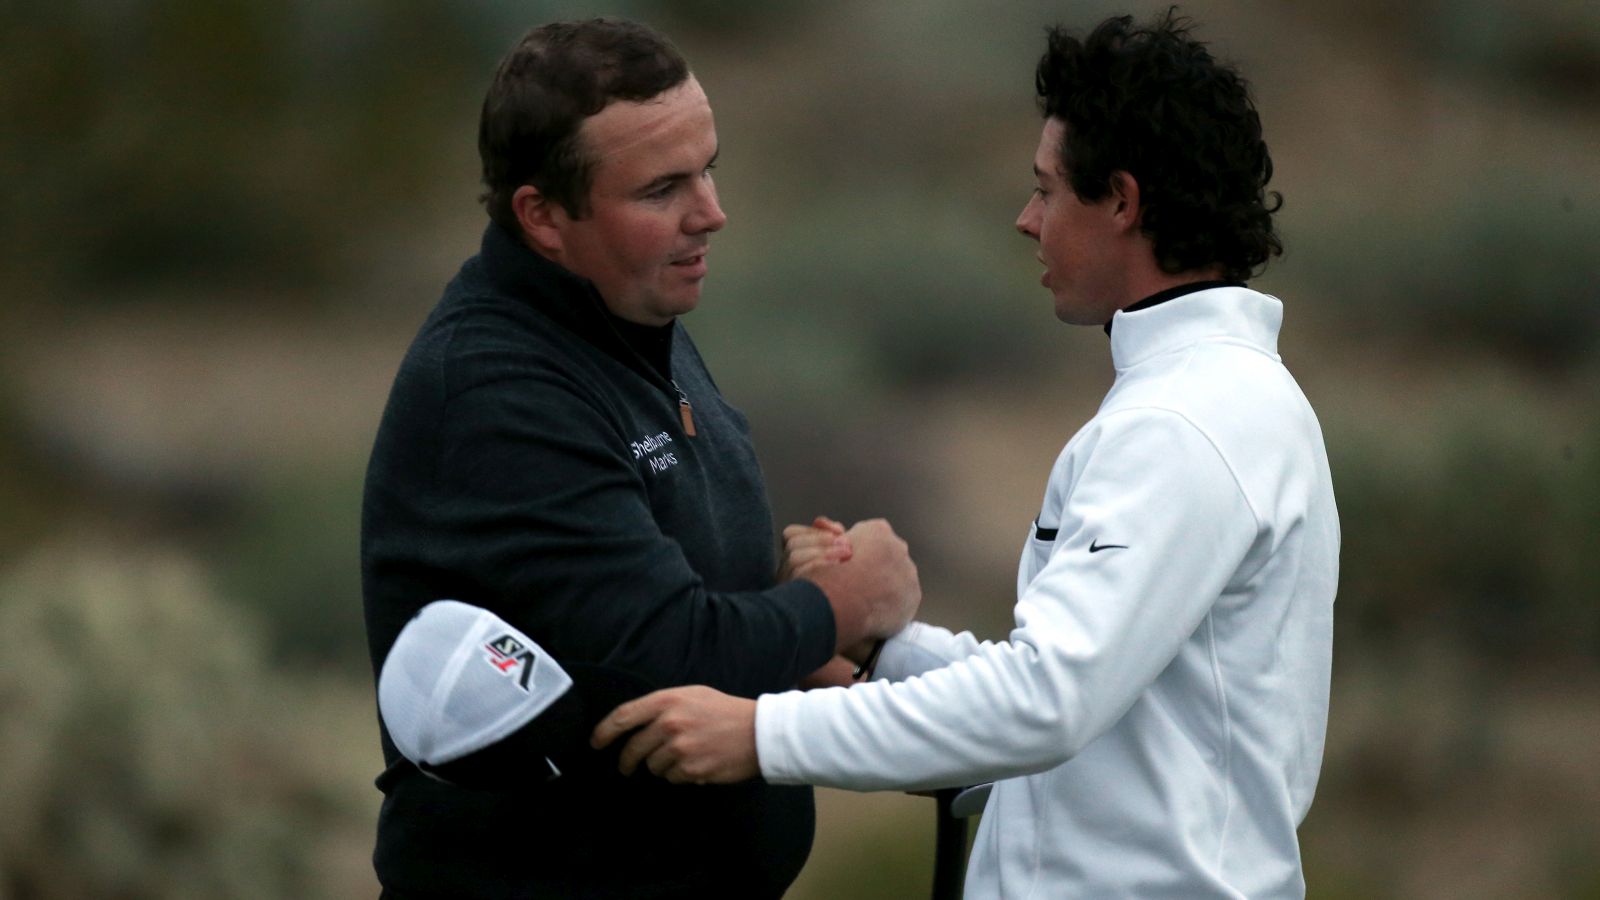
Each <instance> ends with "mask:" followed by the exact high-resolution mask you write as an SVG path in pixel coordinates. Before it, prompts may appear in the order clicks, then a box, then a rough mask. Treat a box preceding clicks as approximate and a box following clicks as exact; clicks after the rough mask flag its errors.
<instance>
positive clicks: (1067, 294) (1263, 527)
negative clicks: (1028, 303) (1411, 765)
mask: <svg viewBox="0 0 1600 900" xmlns="http://www.w3.org/2000/svg"><path fill="white" fill-rule="evenodd" d="M1037 87H1038V91H1039V97H1040V101H1041V107H1042V110H1043V112H1044V116H1045V122H1044V128H1043V132H1042V134H1041V136H1040V141H1039V146H1038V150H1037V152H1036V154H1035V156H1034V172H1035V175H1036V177H1037V179H1038V180H1037V188H1036V190H1035V192H1034V195H1033V197H1032V198H1031V199H1030V200H1029V201H1028V204H1027V206H1026V207H1025V208H1024V209H1023V211H1022V214H1021V216H1020V217H1019V218H1018V220H1017V228H1018V230H1019V231H1021V232H1022V233H1023V234H1024V235H1026V236H1027V237H1029V238H1031V239H1033V240H1035V241H1037V242H1038V245H1039V258H1040V260H1041V261H1042V262H1043V263H1044V266H1045V272H1044V276H1043V279H1042V281H1043V283H1044V285H1045V286H1046V287H1048V288H1049V289H1050V292H1051V294H1052V295H1053V297H1054V301H1055V312H1056V315H1057V317H1059V318H1060V319H1062V320H1063V321H1065V322H1069V323H1074V324H1082V325H1103V326H1105V328H1106V329H1107V330H1108V332H1109V333H1110V338H1111V358H1112V363H1113V365H1114V367H1115V370H1116V381H1115V383H1114V384H1113V386H1112V388H1111V391H1110V393H1109V394H1108V395H1107V396H1106V398H1105V400H1104V402H1103V403H1102V404H1101V406H1100V409H1099V411H1098V412H1097V413H1096V414H1095V416H1094V418H1092V419H1091V420H1090V421H1089V422H1088V423H1087V424H1086V425H1085V426H1084V427H1083V428H1082V429H1081V430H1080V431H1079V432H1078V433H1077V434H1076V435H1075V436H1073V438H1072V439H1071V440H1070V441H1069V442H1068V443H1067V445H1066V447H1065V448H1064V449H1063V450H1062V452H1061V455H1060V457H1059V459H1058V460H1057V462H1056V464H1055V467H1054V469H1053V470H1052V471H1051V473H1050V478H1049V481H1048V483H1047V485H1046V487H1045V495H1044V502H1043V504H1042V505H1041V506H1040V508H1039V510H1038V513H1037V515H1036V516H1034V517H1033V520H1032V521H1031V522H1030V523H1029V525H1028V537H1027V540H1026V544H1025V546H1024V549H1023V552H1022V559H1021V563H1020V566H1019V572H1018V581H1017V605H1016V628H1015V630H1013V631H1012V633H1011V636H1010V640H1009V641H1004V642H995V643H988V642H984V643H980V642H979V641H977V640H976V639H975V638H973V637H972V636H971V635H970V634H952V633H951V632H949V631H947V630H945V629H942V628H937V627H933V626H930V625H926V624H923V623H913V624H912V625H911V626H910V627H908V628H907V629H906V630H905V631H904V632H902V633H901V634H899V635H898V636H896V637H894V638H892V639H890V640H889V641H888V643H887V645H886V646H885V648H884V649H883V651H882V655H881V657H880V659H879V662H878V667H877V673H876V676H877V677H876V680H874V681H873V682H871V683H868V684H862V685H858V686H855V687H851V688H849V689H848V690H844V689H841V690H826V691H814V692H811V693H808V694H795V693H785V694H776V695H767V696H763V697H761V698H759V700H758V701H750V700H745V699H740V698H729V697H725V696H723V695H721V694H718V693H716V692H714V691H710V690H707V689H705V688H680V689H676V690H672V691H663V692H659V693H656V694H653V695H650V696H648V697H645V698H643V699H641V700H637V701H634V702H631V703H628V704H624V705H622V706H620V707H619V708H618V709H617V710H616V711H615V712H614V713H613V714H612V715H611V716H610V717H608V718H607V720H606V721H604V722H602V723H601V725H600V727H599V728H598V729H596V732H595V743H596V745H597V746H605V745H609V744H611V743H612V742H614V741H615V740H616V739H617V738H618V737H620V736H621V735H623V734H625V733H627V732H628V731H630V730H633V729H640V730H639V731H638V732H637V733H636V734H634V735H633V737H632V738H630V739H629V740H628V742H627V744H626V746H625V747H624V749H623V752H622V757H621V760H620V765H621V767H622V769H623V770H624V771H631V770H633V769H634V768H635V767H636V766H638V765H639V764H640V763H644V764H645V765H647V766H648V767H649V768H650V769H651V770H652V771H653V772H655V773H657V774H658V775H663V776H665V777H666V778H667V779H668V780H669V781H684V780H688V781H701V782H705V781H710V782H723V781H738V780H740V779H744V778H750V777H753V776H755V775H757V774H759V775H762V776H764V777H765V779H766V780H767V781H768V782H769V783H774V784H793V783H805V784H821V785H830V786H835V787H843V788H850V789H855V790H883V789H892V788H898V789H928V788H936V787H947V786H954V785H962V784H970V783H974V782H980V781H987V780H996V783H995V785H994V789H993V793H992V795H991V796H990V799H989V801H988V806H987V809H986V810H985V813H984V816H983V821H982V824H981V826H980V829H979V832H978V835H977V840H976V843H975V845H974V850H973V857H972V862H971V866H970V868H969V871H968V874H967V889H966V896H968V897H1140V898H1149V897H1183V898H1195V897H1251V898H1283V897H1301V896H1303V895H1304V893H1305V884H1304V878H1303V876H1302V871H1301V864H1300V853H1299V846H1298V841H1297V838H1296V828H1297V827H1298V825H1299V823H1300V822H1301V821H1302V820H1303V818H1304V817H1305V815H1306V812H1307V810H1308V809H1309V807H1310V804H1311V797H1312V793H1313V791H1314V789H1315V786H1316V782H1317V775H1318V771H1319V769H1320V766H1321V759H1322V748H1323V739H1324V735H1325V732H1326V725H1327V710H1328V706H1327V704H1328V683H1329V669H1330V660H1331V652H1332V620H1333V599H1334V593H1335V588H1336V582H1337V578H1338V551H1339V523H1338V516H1337V512H1336V510H1335V507H1334V497H1333V488H1332V483H1331V480H1330V477H1329V472H1328V459H1327V453H1326V451H1325V449H1324V447H1323V442H1322V434H1321V429H1320V427H1319V425H1318V423H1317V419H1316V416H1315V415H1314V414H1313V413H1312V410H1311V407H1310V405H1309V404H1308V403H1307V402H1306V400H1305V397H1304V396H1303V395H1302V393H1301V392H1300V389H1299V388H1298V387H1297V386H1296V384H1295V382H1294V379H1293V378H1292V377H1290V375H1289V373H1288V371H1287V370H1286V369H1285V368H1284V366H1283V364H1282V362H1281V361H1280V359H1279V357H1278V354H1277V349H1276V348H1277V335H1278V329H1279V325H1280V323H1281V321H1282V305H1281V304H1280V303H1279V301H1278V300H1277V299H1275V298H1273V297H1269V296H1267V295H1265V294H1261V293H1258V292H1256V291H1252V290H1250V289H1248V288H1246V287H1245V286H1244V285H1243V284H1241V283H1240V279H1243V278H1245V277H1248V276H1249V275H1250V274H1251V273H1253V272H1254V271H1255V270H1256V269H1258V268H1259V267H1260V266H1261V265H1262V264H1263V263H1264V262H1266V260H1267V258H1268V257H1269V256H1270V255H1272V254H1274V253H1277V252H1278V250H1279V247H1278V241H1277V239H1276V237H1275V236H1274V234H1273V230H1272V219H1271V212H1272V207H1271V206H1269V204H1268V203H1267V200H1266V194H1265V186H1266V182H1267V179H1268V177H1269V175H1270V174H1271V163H1270V160H1269V157H1268V155H1267V149H1266V145H1265V144H1264V143H1262V140H1261V129H1260V123H1259V121H1258V119H1257V116H1256V112H1255V110H1254V108H1253V106H1252V104H1251V101H1250V98H1249V94H1248V92H1247V90H1246V87H1245V84H1244V82H1243V81H1242V80H1241V79H1240V78H1239V76H1238V75H1237V74H1236V73H1235V72H1234V71H1233V70H1232V69H1230V68H1228V67H1226V66H1223V65H1220V64H1218V63H1217V62H1216V61H1215V60H1214V59H1212V57H1211V55H1210V54H1209V53H1208V52H1207V51H1206V49H1205V47H1204V45H1202V44H1200V43H1199V42H1197V41H1196V40H1194V39H1193V38H1192V37H1191V36H1190V35H1189V32H1188V26H1187V23H1186V22H1185V21H1183V20H1181V19H1179V18H1177V17H1176V16H1175V15H1173V14H1171V13H1169V14H1168V15H1167V16H1165V17H1162V18H1160V19H1158V20H1157V21H1155V22H1154V23H1152V24H1151V25H1149V26H1146V27H1136V26H1135V25H1134V23H1133V22H1132V20H1131V19H1129V18H1126V17H1119V18H1114V19H1110V20H1108V21H1106V22H1104V23H1102V24H1101V25H1100V26H1099V27H1097V28H1096V29H1095V30H1094V31H1093V32H1092V33H1091V34H1089V35H1088V37H1087V38H1085V39H1081V40H1080V39H1078V38H1075V37H1073V36H1071V35H1068V34H1066V33H1064V32H1062V31H1060V30H1056V31H1052V32H1051V34H1050V37H1049V46H1048V49H1047V51H1046V52H1045V54H1044V57H1043V59H1042V60H1041V61H1040V63H1039V67H1038V73H1037ZM1275 202H1276V201H1275V200H1274V204H1275ZM826 547H827V536H826V535H824V534H820V533H818V534H811V535H805V534H801V535H796V536H795V539H793V540H791V542H790V547H789V550H790V558H791V559H792V560H794V561H795V562H796V564H797V565H798V567H799V570H800V571H801V572H809V571H812V570H813V566H816V567H819V568H826V567H828V566H829V565H831V564H830V563H828V562H826V561H825V560H824V559H822V558H821V554H823V552H824V550H825V549H826ZM814 557H816V558H814Z"/></svg>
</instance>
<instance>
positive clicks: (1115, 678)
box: [756, 410, 1258, 790]
mask: <svg viewBox="0 0 1600 900" xmlns="http://www.w3.org/2000/svg"><path fill="white" fill-rule="evenodd" d="M1091 427H1093V428H1096V429H1097V433H1095V434H1091V435H1087V437H1089V438H1090V442H1089V446H1090V447H1091V448H1092V449H1090V450H1088V451H1087V455H1086V458H1085V459H1084V460H1083V464H1082V467H1081V470H1080V471H1079V472H1078V473H1077V480H1076V483H1075V484H1074V485H1073V486H1072V488H1071V489H1070V490H1069V491H1068V492H1067V495H1066V497H1065V503H1064V508H1063V509H1062V514H1061V520H1060V528H1059V531H1058V539H1057V541H1056V543H1055V545H1054V548H1053V550H1052V553H1051V556H1050V557H1049V560H1048V562H1047V563H1046V564H1045V565H1044V567H1043V568H1042V569H1041V571H1040V572H1039V574H1038V575H1037V576H1036V577H1035V578H1034V579H1033V581H1032V582H1031V583H1029V584H1028V585H1026V586H1025V588H1024V589H1023V590H1022V591H1021V595H1020V596H1019V598H1018V602H1017V607H1016V628H1015V629H1014V630H1013V631H1012V633H1011V636H1010V640H1009V641H1007V642H1000V643H992V644H983V645H979V646H976V647H973V646H972V645H971V644H968V645H967V647H969V648H971V649H973V651H974V652H972V653H971V654H970V655H968V656H966V657H965V658H962V659H959V660H957V661H955V662H952V663H951V664H950V665H947V666H944V667H942V668H934V669H931V670H929V671H927V672H926V673H925V674H922V675H920V676H917V677H912V678H910V679H908V680H906V681H902V682H898V683H887V682H873V683H871V684H865V685H857V686H855V687H852V688H849V689H843V688H835V689H828V690H823V691H812V692H809V693H805V694H799V693H785V694H777V695H769V696H764V697H761V698H760V700H759V703H758V705H757V711H756V738H757V745H758V746H757V749H758V754H759V757H760V761H761V771H762V774H763V775H765V776H766V778H767V779H768V780H769V781H772V782H774V783H810V784H818V785H826V786H832V787H842V788H849V789H854V790H883V789H891V788H898V789H910V790H915V789H923V788H930V787H941V786H948V785H955V784H970V783H975V782H980V781H988V780H993V779H997V778H1007V777H1013V776H1018V775H1025V774H1031V773H1034V772H1040V771H1043V770H1045V769H1048V768H1052V767H1054V766H1056V765H1059V764H1060V763H1062V762H1065V761H1066V760H1068V759H1070V758H1072V757H1073V756H1075V755H1076V754H1077V753H1078V752H1079V751H1080V750H1081V749H1082V748H1083V747H1084V746H1086V745H1087V744H1088V743H1089V742H1091V741H1093V740H1094V739H1095V738H1096V737H1098V736H1100V735H1101V734H1103V733H1104V732H1106V731H1107V730H1108V729H1110V728H1111V726H1112V725H1114V724H1115V723H1116V722H1117V720H1118V719H1120V718H1121V717H1122V716H1123V715H1124V713H1126V711H1127V710H1128V709H1129V708H1130V707H1131V706H1132V705H1133V703H1134V701H1135V700H1136V699H1137V698H1138V696H1139V695H1140V693H1141V692H1143V691H1144V690H1145V689H1146V688H1147V687H1148V686H1149V685H1150V684H1151V683H1152V682H1154V680H1155V679H1156V677H1157V676H1158V675H1159V674H1160V673H1161V671H1162V670H1163V669H1165V668H1166V667H1167V665H1168V664H1169V663H1171V661H1172V660H1173V659H1174V658H1175V657H1176V656H1177V654H1178V652H1179V650H1180V649H1181V647H1182V646H1183V644H1184V643H1185V641H1187V640H1188V639H1189V637H1190V635H1191V634H1193V633H1194V632H1195V630H1196V628H1197V627H1198V626H1199V624H1200V623H1201V621H1202V620H1203V619H1204V618H1205V616H1206V615H1207V613H1208V612H1209V611H1210V609H1211V607H1212V605H1213V603H1214V602H1215V601H1216V600H1217V598H1218V597H1219V596H1220V594H1221V593H1222V591H1223V589H1224V587H1225V586H1226V585H1227V584H1228V582H1229V580H1230V578H1231V577H1232V576H1233V574H1234V572H1235V570H1236V569H1237V567H1238V566H1239V564H1240V562H1241V561H1242V560H1243V559H1244V558H1245V555H1246V553H1247V552H1248V550H1249V548H1250V546H1251V544H1252V542H1253V541H1254V539H1255V536H1256V533H1257V530H1258V529H1257V525H1256V518H1255V516H1254V514H1253V513H1252V511H1251V509H1250V508H1249V506H1248V504H1247V503H1246V501H1245V498H1244V495H1243V493H1242V491H1241V490H1240V488H1239V487H1238V485H1237V483H1236V481H1235V479H1234V477H1233V475H1232V473H1231V472H1230V470H1229V469H1228V467H1227V465H1226V464H1225V463H1224V461H1223V459H1222V458H1221V456H1220V455H1219V454H1218V453H1217V451H1216V450H1215V448H1214V447H1213V446H1212V445H1211V443H1210V442H1209V441H1208V440H1207V439H1206V437H1205V436H1204V435H1203V434H1201V433H1200V431H1199V430H1197V429H1196V428H1195V427H1194V426H1193V425H1191V424H1190V423H1189V422H1188V421H1187V420H1185V419H1183V418H1181V417H1180V416H1178V415H1176V414H1174V413H1169V412H1163V411H1155V410H1133V411H1128V412H1123V413H1118V414H1116V415H1114V416H1111V417H1109V418H1108V419H1107V420H1106V421H1104V422H1102V423H1098V424H1096V425H1093V426H1091ZM1080 437H1084V436H1080ZM1097 540H1098V541H1099V542H1101V543H1102V544H1110V543H1115V544H1118V545H1126V546H1125V547H1119V548H1118V549H1115V550H1107V551H1104V552H1097V553H1090V552H1089V547H1090V546H1091V544H1092V543H1093V542H1095V541H1097ZM943 643H946V644H950V645H951V649H955V647H954V644H953V643H952V642H949V641H945V642H943ZM995 735H1004V739H1003V740H996V739H995V737H994V736H995Z"/></svg>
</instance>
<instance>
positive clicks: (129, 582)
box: [0, 543, 375, 900]
mask: <svg viewBox="0 0 1600 900" xmlns="http://www.w3.org/2000/svg"><path fill="white" fill-rule="evenodd" d="M0 598H3V600H0V659H4V660H5V665H4V666H3V667H0V760H4V761H5V767H6V777H5V778H4V779H0V809H4V810H5V813H6V814H5V816H4V817H3V818H0V894H9V895H10V896H13V897H17V898H38V900H78V898H84V897H117V898H124V900H142V898H158V897H159V898H208V900H214V898H223V897H236V898H257V897H259V898H282V897H316V896H341V895H343V896H348V895H349V894H348V893H344V891H346V890H348V886H346V887H345V888H340V887H335V886H330V885H329V884H327V883H326V881H325V877H324V876H325V874H326V871H325V868H324V863H325V862H326V860H325V857H324V850H325V847H326V846H327V844H328V843H337V842H338V840H339V837H340V832H341V831H344V832H345V833H347V834H351V835H354V834H357V833H360V832H364V831H365V826H366V820H367V818H368V815H367V814H366V813H365V812H364V811H363V810H362V809H361V806H362V796H363V795H362V794H360V793H358V791H360V789H361V788H362V787H364V786H365V785H364V784H363V781H364V779H355V778H352V777H351V776H350V766H348V765H346V764H345V763H344V760H347V759H349V758H350V757H352V755H353V754H352V753H351V750H350V747H349V746H341V744H345V743H346V742H345V741H331V742H330V741H329V740H328V735H327V734H326V732H324V731H323V730H321V729H320V728H319V727H318V726H317V725H316V716H314V715H312V714H311V713H310V712H308V711H311V710H318V709H325V708H326V707H327V706H328V702H329V696H330V695H328V694H327V693H326V692H325V691H323V690H322V689H320V688H316V687H312V686H308V685H307V684H303V683H302V684H295V683H290V682H287V681H285V680H284V679H282V678H281V677H279V676H275V675H274V674H273V673H272V672H270V671H269V670H268V669H267V668H266V666H265V665H264V662H263V652H262V649H261V633H260V628H259V626H258V625H257V623H255V622H254V621H253V620H252V619H251V617H249V616H247V615H245V614H243V613H241V612H240V611H239V610H238V609H236V608H233V607H231V606H229V605H227V604H223V603H220V602H218V601H217V600H216V599H215V598H214V596H213V595H212V593H211V591H210V589H209V587H208V585H207V583H206V581H205V579H204V578H203V577H202V576H201V573H200V572H199V571H198V569H197V568H196V566H195V565H194V564H193V563H192V562H190V561H189V560H188V559H186V558H184V557H182V556H178V555H173V554H170V553H166V552H162V551H160V550H151V549H149V548H141V549H139V550H128V551H122V550H118V549H115V548H112V547H109V546H103V545H102V546H96V545H93V544H90V543H71V544H58V545H55V546H51V547H46V548H43V549H40V550H39V551H37V552H36V553H34V554H33V555H32V556H31V557H30V558H29V559H27V560H25V561H24V562H22V563H21V564H20V565H18V566H16V567H15V568H14V569H12V570H11V571H9V572H7V573H5V574H4V576H3V578H0ZM339 702H340V703H349V704H350V705H349V708H348V709H347V710H346V711H345V712H344V713H342V714H340V715H341V717H342V718H344V719H356V720H357V721H359V722H360V723H361V725H363V726H366V727H364V728H363V729H362V730H364V731H369V732H370V731H372V730H374V729H372V728H371V727H370V725H368V721H369V720H367V717H366V712H367V710H366V709H365V708H364V706H365V704H363V703H361V701H360V700H359V699H355V700H348V701H344V700H341V701H339ZM291 711H292V712H291ZM374 748H375V744H374ZM372 755H375V749H374V751H373V754H372ZM360 756H361V757H364V756H365V754H361V755H360ZM369 777H370V775H369Z"/></svg>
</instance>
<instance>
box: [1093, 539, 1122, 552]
mask: <svg viewBox="0 0 1600 900" xmlns="http://www.w3.org/2000/svg"><path fill="white" fill-rule="evenodd" d="M1126 549H1128V545H1127V544H1097V543H1095V542H1094V541H1090V542H1089V552H1090V553H1099V552H1100V551H1101V550H1126Z"/></svg>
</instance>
